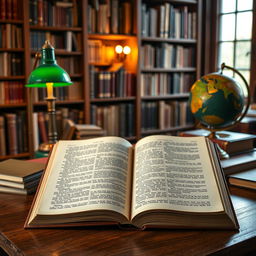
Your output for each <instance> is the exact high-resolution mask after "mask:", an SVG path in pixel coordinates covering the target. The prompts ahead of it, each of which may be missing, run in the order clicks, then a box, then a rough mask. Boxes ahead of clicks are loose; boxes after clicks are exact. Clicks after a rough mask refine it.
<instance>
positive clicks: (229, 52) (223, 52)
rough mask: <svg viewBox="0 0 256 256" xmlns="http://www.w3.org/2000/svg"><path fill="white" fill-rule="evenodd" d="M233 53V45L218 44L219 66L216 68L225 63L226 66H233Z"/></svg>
mask: <svg viewBox="0 0 256 256" xmlns="http://www.w3.org/2000/svg"><path fill="white" fill-rule="evenodd" d="M233 51H234V43H229V42H226V43H220V47H219V58H218V59H219V64H218V66H219V67H220V66H221V63H223V62H225V64H226V65H227V66H233V65H234V58H233Z"/></svg>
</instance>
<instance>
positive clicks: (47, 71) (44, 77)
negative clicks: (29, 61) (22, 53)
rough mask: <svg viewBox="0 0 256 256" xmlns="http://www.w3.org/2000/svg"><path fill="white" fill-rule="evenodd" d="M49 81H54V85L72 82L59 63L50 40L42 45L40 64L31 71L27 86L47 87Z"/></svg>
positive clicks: (66, 84)
mask: <svg viewBox="0 0 256 256" xmlns="http://www.w3.org/2000/svg"><path fill="white" fill-rule="evenodd" d="M47 83H52V84H53V87H58V86H68V85H71V84H72V82H71V80H70V77H69V75H68V73H67V72H66V71H65V70H64V69H62V68H61V67H60V66H59V65H58V64H57V62H56V59H55V54H54V48H53V47H52V46H51V44H50V43H49V42H48V41H46V42H45V44H44V46H43V47H42V50H41V59H40V64H39V66H38V67H37V68H35V69H34V70H33V71H32V72H31V74H30V76H29V79H28V83H27V84H26V85H25V86H26V87H47V86H46V84H47Z"/></svg>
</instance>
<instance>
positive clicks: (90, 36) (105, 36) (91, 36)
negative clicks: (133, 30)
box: [88, 34, 136, 40]
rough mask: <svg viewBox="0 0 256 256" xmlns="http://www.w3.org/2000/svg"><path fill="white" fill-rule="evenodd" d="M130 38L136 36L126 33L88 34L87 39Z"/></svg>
mask: <svg viewBox="0 0 256 256" xmlns="http://www.w3.org/2000/svg"><path fill="white" fill-rule="evenodd" d="M131 38H136V36H135V35H127V34H88V39H104V40H126V39H131Z"/></svg>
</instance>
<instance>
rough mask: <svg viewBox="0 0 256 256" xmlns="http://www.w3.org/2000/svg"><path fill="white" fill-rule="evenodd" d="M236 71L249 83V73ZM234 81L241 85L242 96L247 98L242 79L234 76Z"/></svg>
mask: <svg viewBox="0 0 256 256" xmlns="http://www.w3.org/2000/svg"><path fill="white" fill-rule="evenodd" d="M238 71H239V72H240V73H241V74H242V75H243V76H244V78H245V80H246V81H247V83H249V79H250V72H249V71H241V70H238ZM235 80H236V81H237V82H238V83H239V84H240V85H241V87H242V90H243V92H244V96H245V97H247V96H248V93H247V89H246V85H245V84H244V81H243V80H242V78H241V77H240V76H239V75H238V74H235Z"/></svg>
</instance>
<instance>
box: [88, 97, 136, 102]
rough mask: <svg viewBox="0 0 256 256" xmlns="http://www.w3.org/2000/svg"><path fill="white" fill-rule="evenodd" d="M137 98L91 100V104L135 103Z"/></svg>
mask: <svg viewBox="0 0 256 256" xmlns="http://www.w3.org/2000/svg"><path fill="white" fill-rule="evenodd" d="M133 100H135V97H126V98H103V99H102V98H101V99H91V103H104V102H123V101H133Z"/></svg>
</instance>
